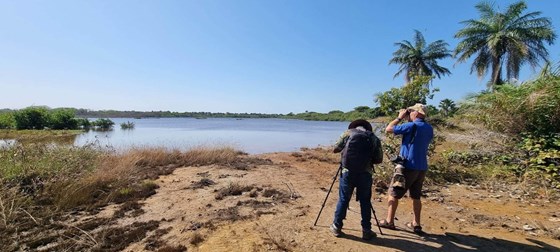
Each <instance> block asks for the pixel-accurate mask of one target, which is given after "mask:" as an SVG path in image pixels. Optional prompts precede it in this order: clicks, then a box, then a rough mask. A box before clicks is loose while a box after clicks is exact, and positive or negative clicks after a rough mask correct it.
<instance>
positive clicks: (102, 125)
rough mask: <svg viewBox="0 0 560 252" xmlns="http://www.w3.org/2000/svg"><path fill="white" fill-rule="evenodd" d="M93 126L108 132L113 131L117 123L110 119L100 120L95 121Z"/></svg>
mask: <svg viewBox="0 0 560 252" xmlns="http://www.w3.org/2000/svg"><path fill="white" fill-rule="evenodd" d="M92 125H93V126H95V127H97V128H99V129H102V130H108V129H111V128H112V127H113V125H115V123H114V122H113V121H111V119H108V118H99V119H97V120H95V121H94V122H93V123H92Z"/></svg>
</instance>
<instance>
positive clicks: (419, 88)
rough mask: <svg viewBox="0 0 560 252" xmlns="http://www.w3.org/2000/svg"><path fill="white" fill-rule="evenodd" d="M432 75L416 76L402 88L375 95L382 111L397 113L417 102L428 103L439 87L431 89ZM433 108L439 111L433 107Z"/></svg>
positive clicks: (390, 113) (387, 113) (384, 112)
mask: <svg viewBox="0 0 560 252" xmlns="http://www.w3.org/2000/svg"><path fill="white" fill-rule="evenodd" d="M432 79H433V77H431V76H416V77H414V78H412V79H411V81H410V82H408V83H407V84H405V85H404V86H403V87H400V88H391V90H389V91H386V92H383V93H378V94H376V95H375V102H376V103H378V104H379V109H380V110H381V111H380V112H381V113H383V114H385V115H393V114H396V113H397V112H398V111H399V110H400V109H402V108H407V107H410V106H412V105H414V104H416V103H422V104H426V101H427V100H428V99H432V98H433V97H434V93H436V92H438V91H439V89H437V88H434V89H430V82H431V81H432ZM431 109H432V110H435V111H437V108H435V107H433V108H431Z"/></svg>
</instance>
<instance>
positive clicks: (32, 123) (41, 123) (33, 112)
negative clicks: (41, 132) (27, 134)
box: [14, 107, 49, 130]
mask: <svg viewBox="0 0 560 252" xmlns="http://www.w3.org/2000/svg"><path fill="white" fill-rule="evenodd" d="M14 120H15V126H16V129H18V130H21V129H44V128H45V127H47V126H48V121H49V114H48V110H47V109H46V108H44V107H28V108H25V109H22V110H19V111H16V112H14Z"/></svg>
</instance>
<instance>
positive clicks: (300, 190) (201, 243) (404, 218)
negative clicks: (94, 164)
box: [98, 153, 560, 251]
mask: <svg viewBox="0 0 560 252" xmlns="http://www.w3.org/2000/svg"><path fill="white" fill-rule="evenodd" d="M257 157H258V158H262V159H264V160H266V162H264V163H260V164H254V165H251V166H249V167H248V168H247V169H246V170H239V169H233V168H227V167H221V166H203V167H184V168H179V169H176V170H175V172H174V173H172V174H170V175H167V176H163V177H160V179H158V180H157V183H158V184H159V186H160V188H159V189H158V190H157V193H156V194H155V195H153V196H151V197H149V198H147V199H146V200H144V201H141V202H140V203H141V205H142V207H141V209H142V211H140V212H137V214H131V213H132V212H129V213H126V214H125V216H124V217H123V218H121V219H119V223H118V225H130V224H131V223H134V222H149V221H156V222H158V223H159V226H158V228H157V230H155V231H150V232H149V233H148V235H147V237H146V238H144V239H142V240H141V241H140V242H137V243H133V244H131V245H129V246H128V247H127V248H126V249H125V251H150V250H151V251H156V250H158V249H161V248H162V247H165V246H169V247H177V246H180V245H182V246H185V247H187V248H188V251H269V250H272V251H434V250H440V251H560V240H558V236H557V234H558V233H560V207H559V206H560V204H559V203H558V202H548V201H545V200H540V201H534V202H532V201H526V200H521V199H516V198H515V197H513V196H510V195H509V193H508V192H499V191H498V192H488V191H485V190H481V189H478V188H477V187H473V186H465V185H449V186H445V187H438V188H426V189H427V190H426V195H425V196H426V197H424V198H423V199H422V200H423V202H424V208H423V227H424V230H425V231H426V232H427V234H426V235H424V236H418V235H416V234H414V233H412V232H411V231H409V230H407V229H406V227H405V223H406V222H409V221H411V219H412V215H411V205H410V204H411V202H410V200H409V199H403V200H402V201H401V204H400V206H399V209H398V211H397V218H398V220H397V221H396V225H397V228H398V230H394V231H393V230H387V229H383V235H380V234H379V231H378V230H377V227H376V226H375V220H372V222H373V223H374V231H375V232H376V233H378V237H377V238H376V239H373V240H371V241H364V240H362V239H361V227H360V224H359V223H360V214H359V204H358V203H357V202H355V201H352V202H351V203H350V211H349V213H348V216H347V220H346V222H345V226H344V230H343V231H344V232H345V235H344V236H343V237H341V238H335V237H333V236H332V235H331V233H330V232H329V229H328V226H329V224H330V223H331V222H332V218H333V214H334V208H335V204H336V200H337V199H338V183H335V186H334V187H333V191H332V192H333V193H331V194H330V196H329V198H328V200H327V203H326V205H325V208H324V210H323V212H322V214H321V216H320V218H319V221H318V223H317V225H316V226H314V225H313V223H314V221H315V218H316V217H317V214H318V212H319V210H320V208H321V204H322V202H323V200H324V199H325V196H326V194H327V190H328V188H329V186H330V185H331V183H332V180H333V176H334V174H335V173H336V169H337V165H336V162H335V161H333V160H332V159H323V160H322V159H321V158H317V159H307V160H302V159H301V156H300V155H296V154H293V153H271V154H264V155H259V156H257ZM197 182H198V184H197ZM201 182H204V183H201ZM337 182H338V180H337ZM197 185H198V186H197ZM236 187H245V191H244V192H243V193H241V194H240V195H226V196H223V197H218V198H220V199H217V195H218V194H219V193H220V192H221V191H222V190H223V188H236ZM372 201H373V202H374V208H375V210H376V213H377V217H378V218H380V219H381V218H384V216H385V214H386V209H387V207H386V203H385V195H383V194H379V193H375V194H374V198H373V199H372ZM115 209H118V206H109V207H107V208H105V210H104V211H102V212H100V213H99V215H98V217H103V216H110V215H112V214H113V212H114V211H115ZM138 213H140V214H138ZM555 236H556V237H555ZM164 244H165V246H164Z"/></svg>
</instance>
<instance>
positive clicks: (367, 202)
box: [334, 171, 373, 231]
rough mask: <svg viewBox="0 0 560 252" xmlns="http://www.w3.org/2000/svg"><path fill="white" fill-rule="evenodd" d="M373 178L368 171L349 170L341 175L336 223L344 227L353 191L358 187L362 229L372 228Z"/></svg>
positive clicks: (335, 213) (335, 215)
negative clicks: (356, 171) (355, 171)
mask: <svg viewBox="0 0 560 252" xmlns="http://www.w3.org/2000/svg"><path fill="white" fill-rule="evenodd" d="M372 183H373V179H372V177H371V174H370V173H368V172H361V173H351V172H349V171H347V172H344V173H342V174H341V175H340V185H339V189H338V194H339V198H338V203H337V204H336V211H335V212H334V224H335V225H336V226H337V227H338V228H342V225H343V223H342V221H343V220H344V218H346V211H347V210H348V204H349V203H350V200H351V199H352V192H353V191H354V188H356V194H357V197H358V201H360V210H361V213H362V230H364V231H366V230H371V184H372Z"/></svg>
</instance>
